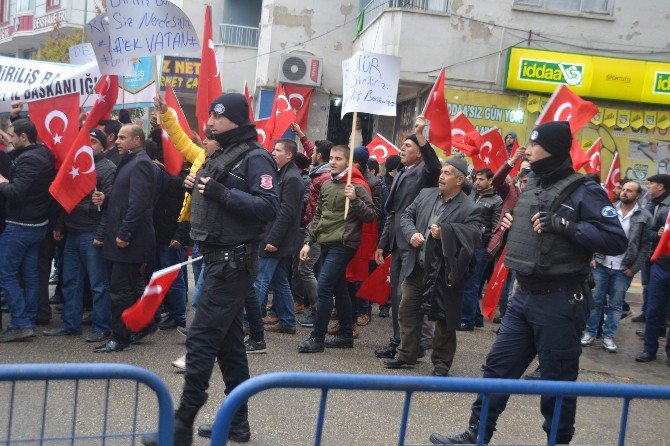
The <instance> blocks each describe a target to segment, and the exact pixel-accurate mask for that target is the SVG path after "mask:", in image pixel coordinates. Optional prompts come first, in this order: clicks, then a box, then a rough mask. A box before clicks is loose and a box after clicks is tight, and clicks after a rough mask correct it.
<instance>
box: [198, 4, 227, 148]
mask: <svg viewBox="0 0 670 446" xmlns="http://www.w3.org/2000/svg"><path fill="white" fill-rule="evenodd" d="M222 91H223V88H222V87H221V72H220V71H219V64H218V62H217V60H216V50H215V48H214V39H213V38H212V7H211V6H209V5H207V6H206V7H205V28H204V31H203V36H202V53H201V54H200V73H199V76H198V91H197V93H196V98H195V115H196V116H197V117H198V133H200V138H202V139H203V140H204V139H205V128H206V127H207V121H208V120H209V106H210V104H211V103H212V101H214V99H216V98H217V97H219V96H221V93H222Z"/></svg>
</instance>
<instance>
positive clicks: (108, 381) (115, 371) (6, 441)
mask: <svg viewBox="0 0 670 446" xmlns="http://www.w3.org/2000/svg"><path fill="white" fill-rule="evenodd" d="M81 381H86V382H87V383H88V382H89V381H90V382H91V383H95V382H97V381H101V382H102V383H103V384H104V390H103V389H102V388H101V389H100V390H101V391H102V392H103V397H102V398H104V400H103V399H102V398H101V399H100V400H98V401H95V402H94V403H93V405H94V406H96V408H99V409H101V410H102V417H101V418H102V419H101V420H99V421H100V424H101V432H100V434H89V435H77V429H78V425H79V424H81V423H82V422H83V421H84V420H86V421H92V420H90V418H91V416H92V415H91V413H90V412H89V413H84V414H82V413H81V412H86V410H84V409H82V408H79V407H78V406H79V405H80V399H81V398H83V397H84V395H83V393H84V391H83V390H82V386H83V385H80V382H81ZM3 382H4V383H9V385H8V386H9V389H8V392H7V393H8V400H9V401H8V404H9V410H8V412H7V415H6V417H7V419H6V420H5V421H7V424H6V425H5V426H6V432H5V433H4V435H3V434H2V432H3V430H5V429H4V428H5V426H2V425H0V445H11V444H22V443H32V444H35V443H37V444H40V445H42V444H46V443H49V442H59V443H60V444H70V445H74V444H75V442H76V444H92V442H93V441H94V440H95V441H96V442H101V443H102V444H103V445H104V444H105V443H106V442H111V440H112V439H114V440H117V439H123V438H126V439H129V440H130V442H131V444H138V443H139V442H138V438H137V437H139V436H140V435H143V434H145V433H149V432H136V428H137V424H138V414H139V411H140V409H144V408H140V407H138V406H139V397H140V390H141V387H140V384H143V385H145V386H146V387H147V388H149V389H150V390H151V391H153V393H155V395H156V397H157V400H158V440H159V443H158V444H159V446H172V442H173V422H174V419H173V417H174V414H173V405H172V397H171V396H170V392H169V391H168V389H167V387H166V386H165V384H164V383H163V381H161V379H160V378H159V377H158V376H157V375H156V374H154V373H153V372H150V371H148V370H145V369H142V368H140V367H135V366H131V365H126V364H17V365H2V366H0V384H1V383H3ZM21 382H33V383H35V382H44V392H43V394H40V392H39V391H38V390H37V387H31V389H30V390H29V393H33V394H32V395H26V396H29V397H30V398H31V399H32V401H31V402H32V403H33V404H32V409H31V410H32V412H31V416H32V415H34V419H31V420H29V421H30V423H31V427H33V428H35V429H34V430H39V432H40V434H39V437H38V438H23V437H22V436H21V434H20V433H19V434H17V433H16V432H15V430H16V423H17V416H16V415H14V414H13V412H14V408H15V407H14V406H15V404H18V400H19V399H20V398H21V397H22V396H23V395H21V393H22V392H20V390H18V389H17V383H21ZM54 382H57V383H59V384H60V383H63V382H71V383H72V384H73V389H72V390H73V392H72V394H71V396H72V401H73V403H72V406H71V407H72V423H71V425H70V426H69V434H66V435H55V436H51V435H50V433H49V431H48V429H46V425H47V420H49V419H51V417H57V416H56V414H54V413H52V412H50V411H48V410H47V408H48V402H49V400H50V399H49V396H50V395H49V394H50V386H49V385H50V383H51V389H52V392H53V393H55V394H57V393H60V394H59V395H57V396H55V397H54V398H53V399H56V398H57V399H59V401H58V403H57V407H56V408H55V409H56V410H59V411H60V412H61V416H62V415H63V413H65V412H66V411H67V410H69V406H68V402H67V401H66V400H65V399H64V398H65V396H64V395H62V393H63V391H64V388H63V386H62V385H54ZM120 382H123V383H134V386H133V387H134V391H135V395H134V398H135V399H134V401H133V402H131V401H130V400H128V399H127V395H126V398H125V401H124V403H126V404H125V405H126V406H129V407H133V408H134V409H133V410H132V421H130V423H131V428H132V429H131V431H130V432H128V433H112V432H110V430H109V424H108V415H109V414H110V411H111V410H112V407H111V403H110V386H111V385H112V383H120ZM68 390H69V389H68ZM67 393H69V392H67ZM3 395H4V394H3ZM130 396H132V395H130ZM40 403H41V407H40ZM2 406H4V402H0V407H2ZM99 406H101V407H99ZM4 407H7V406H4ZM3 410H4V409H0V411H3ZM89 410H90V408H89ZM125 410H126V407H124V408H122V411H124V413H125ZM127 415H130V414H127ZM141 415H142V416H143V417H145V416H146V413H145V412H144V411H142V413H141ZM24 421H25V420H24ZM40 421H41V423H40ZM2 424H5V423H2ZM13 429H14V431H13Z"/></svg>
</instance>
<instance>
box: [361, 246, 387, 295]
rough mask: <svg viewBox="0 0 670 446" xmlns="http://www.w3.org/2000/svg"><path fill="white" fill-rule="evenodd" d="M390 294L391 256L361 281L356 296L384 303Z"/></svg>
mask: <svg viewBox="0 0 670 446" xmlns="http://www.w3.org/2000/svg"><path fill="white" fill-rule="evenodd" d="M390 294H391V256H390V255H389V256H387V257H386V259H384V263H382V264H381V265H379V266H378V267H377V269H375V270H374V271H373V272H372V274H370V275H369V276H368V278H367V279H365V280H364V281H363V283H362V284H361V287H360V288H359V289H358V292H357V293H356V297H360V298H361V299H365V300H369V301H370V302H374V303H376V304H379V305H384V304H385V303H386V301H388V298H389V295H390Z"/></svg>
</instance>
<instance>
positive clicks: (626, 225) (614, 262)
mask: <svg viewBox="0 0 670 446" xmlns="http://www.w3.org/2000/svg"><path fill="white" fill-rule="evenodd" d="M614 207H615V208H616V210H617V214H618V215H619V223H621V227H622V228H623V232H625V233H626V238H628V234H629V233H630V219H631V217H632V216H633V214H634V213H635V212H636V211H637V210H638V209H639V208H640V205H639V204H638V203H635V207H634V208H633V209H631V211H630V212H628V214H626V215H625V216H624V215H623V213H622V211H621V202H617V204H615V205H614ZM624 254H625V253H624ZM624 254H621V255H618V256H614V257H613V256H605V264H604V266H606V267H608V268H611V269H617V270H621V269H622V268H621V261H622V260H623V256H624Z"/></svg>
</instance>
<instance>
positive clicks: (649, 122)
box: [644, 111, 656, 129]
mask: <svg viewBox="0 0 670 446" xmlns="http://www.w3.org/2000/svg"><path fill="white" fill-rule="evenodd" d="M644 126H645V127H646V128H648V129H653V128H654V127H656V112H653V111H646V112H644Z"/></svg>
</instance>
